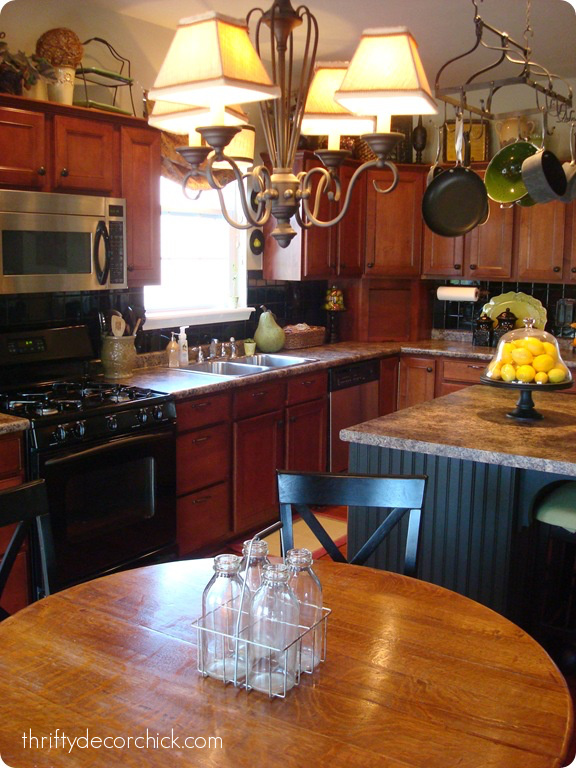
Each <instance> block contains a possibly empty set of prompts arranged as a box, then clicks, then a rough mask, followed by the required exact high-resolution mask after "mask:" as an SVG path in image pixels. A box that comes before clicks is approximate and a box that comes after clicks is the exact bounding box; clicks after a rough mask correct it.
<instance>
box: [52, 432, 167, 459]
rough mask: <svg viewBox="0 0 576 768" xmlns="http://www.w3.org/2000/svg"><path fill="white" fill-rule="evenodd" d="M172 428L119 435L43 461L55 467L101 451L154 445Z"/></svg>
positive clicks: (165, 436) (95, 454) (162, 439)
mask: <svg viewBox="0 0 576 768" xmlns="http://www.w3.org/2000/svg"><path fill="white" fill-rule="evenodd" d="M171 435H172V429H170V430H164V431H163V432H155V433H154V434H146V435H137V436H136V437H121V438H118V439H117V440H114V441H113V442H110V443H105V444H103V445H95V446H93V447H92V448H84V449H83V450H81V451H77V450H75V451H71V452H70V453H66V454H65V455H63V456H56V457H54V458H50V459H46V461H45V462H44V466H45V467H57V466H58V465H59V464H63V463H64V462H70V461H81V460H82V459H85V458H87V457H88V458H89V457H92V456H100V455H102V454H103V453H109V452H110V451H120V450H124V449H125V448H136V447H138V446H140V445H142V444H144V443H147V444H148V445H155V444H157V443H160V442H162V441H164V440H166V438H167V437H171Z"/></svg>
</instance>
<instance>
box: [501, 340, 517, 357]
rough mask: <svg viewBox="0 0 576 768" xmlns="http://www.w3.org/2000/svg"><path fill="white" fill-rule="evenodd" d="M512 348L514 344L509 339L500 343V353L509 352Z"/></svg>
mask: <svg viewBox="0 0 576 768" xmlns="http://www.w3.org/2000/svg"><path fill="white" fill-rule="evenodd" d="M513 349H514V344H512V343H511V342H509V341H505V342H504V344H502V354H505V353H508V354H511V352H512V350H513Z"/></svg>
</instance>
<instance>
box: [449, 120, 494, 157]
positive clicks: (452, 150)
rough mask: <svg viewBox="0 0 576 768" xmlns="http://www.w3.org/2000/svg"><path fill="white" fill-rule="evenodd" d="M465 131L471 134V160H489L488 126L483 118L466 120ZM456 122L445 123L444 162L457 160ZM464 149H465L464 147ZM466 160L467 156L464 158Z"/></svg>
mask: <svg viewBox="0 0 576 768" xmlns="http://www.w3.org/2000/svg"><path fill="white" fill-rule="evenodd" d="M464 131H467V132H468V134H469V136H470V162H471V163H482V162H485V161H486V160H488V137H489V133H488V126H487V124H486V122H483V121H482V120H464ZM454 134H455V122H454V120H448V121H446V122H445V123H444V162H445V163H455V162H456V146H455V140H454V139H455V136H454ZM462 151H464V149H462ZM462 159H463V160H465V158H462Z"/></svg>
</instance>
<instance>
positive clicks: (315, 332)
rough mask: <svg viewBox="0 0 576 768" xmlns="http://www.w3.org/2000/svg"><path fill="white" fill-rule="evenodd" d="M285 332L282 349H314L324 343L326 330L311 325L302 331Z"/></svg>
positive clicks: (320, 326) (321, 326)
mask: <svg viewBox="0 0 576 768" xmlns="http://www.w3.org/2000/svg"><path fill="white" fill-rule="evenodd" d="M284 331H285V341H284V349H303V348H304V347H316V346H317V345H318V344H323V343H324V337H325V336H326V328H325V327H324V326H323V325H311V326H310V328H308V329H307V330H304V331H286V329H284Z"/></svg>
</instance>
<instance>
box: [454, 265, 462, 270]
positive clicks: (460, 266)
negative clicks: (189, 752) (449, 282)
mask: <svg viewBox="0 0 576 768" xmlns="http://www.w3.org/2000/svg"><path fill="white" fill-rule="evenodd" d="M454 269H462V264H454Z"/></svg>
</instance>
